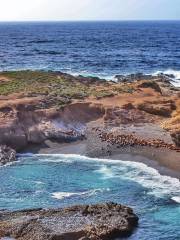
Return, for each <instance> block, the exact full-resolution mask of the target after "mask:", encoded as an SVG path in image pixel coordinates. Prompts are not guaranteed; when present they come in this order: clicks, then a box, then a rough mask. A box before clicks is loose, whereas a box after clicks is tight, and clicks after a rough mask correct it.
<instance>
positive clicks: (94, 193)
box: [52, 188, 110, 200]
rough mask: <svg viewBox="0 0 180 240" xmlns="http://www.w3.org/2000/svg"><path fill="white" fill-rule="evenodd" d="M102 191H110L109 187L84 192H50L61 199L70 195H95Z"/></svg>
mask: <svg viewBox="0 0 180 240" xmlns="http://www.w3.org/2000/svg"><path fill="white" fill-rule="evenodd" d="M104 191H110V189H109V188H107V189H92V190H89V191H85V192H54V193H52V197H53V198H56V199H59V200H62V199H65V198H70V197H77V196H88V197H90V196H92V195H96V194H98V193H102V192H104Z"/></svg>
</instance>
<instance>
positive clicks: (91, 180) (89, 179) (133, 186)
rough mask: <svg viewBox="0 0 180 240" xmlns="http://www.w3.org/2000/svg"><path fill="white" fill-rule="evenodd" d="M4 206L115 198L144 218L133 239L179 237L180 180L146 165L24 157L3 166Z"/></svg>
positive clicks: (0, 189) (0, 203)
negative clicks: (162, 174)
mask: <svg viewBox="0 0 180 240" xmlns="http://www.w3.org/2000/svg"><path fill="white" fill-rule="evenodd" d="M0 181H1V185H0V209H8V210H15V209H25V208H36V207H45V208H49V207H55V208H56V207H63V206H68V205H72V204H85V203H97V202H104V201H114V202H118V203H122V204H125V205H128V206H131V207H132V208H133V209H134V210H135V212H136V213H137V214H138V216H139V218H140V222H139V227H138V228H137V230H136V231H135V232H134V233H133V235H132V236H131V237H129V238H128V239H133V240H134V239H138V240H139V239H140V240H141V239H142V240H147V239H153V240H154V239H157V240H158V239H168V240H176V239H180V182H179V180H177V179H173V178H171V177H166V176H161V175H160V174H159V173H158V172H157V171H156V170H155V169H152V168H149V167H147V166H146V165H144V164H142V163H135V162H123V161H117V160H114V161H113V160H112V161H110V160H101V159H90V158H86V157H82V156H78V155H29V156H28V155H22V156H21V157H19V161H18V162H17V163H14V164H12V165H9V166H5V167H1V168H0Z"/></svg>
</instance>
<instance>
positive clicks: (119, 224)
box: [0, 203, 138, 240]
mask: <svg viewBox="0 0 180 240" xmlns="http://www.w3.org/2000/svg"><path fill="white" fill-rule="evenodd" d="M137 223H138V217H137V216H136V215H135V214H134V213H133V210H132V209H131V208H128V207H125V206H122V205H120V204H115V203H105V204H97V205H84V206H73V207H69V208H64V209H56V210H43V209H37V210H27V211H17V212H1V213H0V239H3V238H4V239H6V238H10V239H19V240H26V239H28V240H37V239H38V240H50V239H51V240H57V239H62V240H76V239H81V240H85V239H86V240H88V239H94V240H96V239H97V240H100V239H104V240H105V239H111V240H112V239H114V238H116V237H121V236H125V235H129V234H131V233H132V231H133V229H134V228H135V227H136V225H137Z"/></svg>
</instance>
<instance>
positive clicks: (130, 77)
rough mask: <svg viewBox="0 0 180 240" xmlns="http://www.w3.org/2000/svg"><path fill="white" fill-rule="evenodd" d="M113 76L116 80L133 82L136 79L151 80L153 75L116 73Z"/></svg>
mask: <svg viewBox="0 0 180 240" xmlns="http://www.w3.org/2000/svg"><path fill="white" fill-rule="evenodd" d="M115 78H116V79H117V80H118V82H133V81H136V80H152V79H153V78H154V77H153V76H152V75H144V74H142V73H135V74H129V75H116V76H115Z"/></svg>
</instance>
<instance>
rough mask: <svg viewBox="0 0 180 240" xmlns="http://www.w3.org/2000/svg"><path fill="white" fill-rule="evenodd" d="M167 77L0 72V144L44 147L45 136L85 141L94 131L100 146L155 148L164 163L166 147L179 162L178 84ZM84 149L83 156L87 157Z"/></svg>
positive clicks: (62, 141)
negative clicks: (161, 153) (109, 77)
mask: <svg viewBox="0 0 180 240" xmlns="http://www.w3.org/2000/svg"><path fill="white" fill-rule="evenodd" d="M172 77H173V76H169V75H162V74H160V75H158V76H151V75H143V74H132V75H127V76H121V75H118V76H116V79H118V81H106V80H103V79H99V78H94V77H83V76H78V77H74V76H71V75H69V74H65V73H61V72H40V71H17V72H2V73H1V74H0V144H1V145H6V146H8V147H11V148H12V149H15V150H16V151H18V152H20V151H24V150H25V149H28V148H29V146H36V148H37V146H39V147H40V148H41V147H42V146H44V147H46V142H47V141H48V140H49V141H53V142H58V143H64V142H66V143H67V142H68V143H70V142H74V141H77V140H81V141H84V142H86V143H89V142H91V141H87V139H89V137H90V136H91V138H93V136H95V137H96V138H99V139H100V140H101V141H100V142H102V146H103V144H104V143H103V142H106V143H107V144H108V146H109V147H110V146H113V145H116V146H117V148H118V149H120V150H121V151H123V149H127V147H130V148H131V149H132V152H133V149H137V147H147V148H148V147H149V148H151V149H152V148H153V149H155V150H156V149H161V150H162V151H163V150H164V151H165V152H166V153H167V154H166V156H168V155H169V162H170V161H171V157H172V152H173V156H174V157H173V158H175V159H179V161H180V156H179V155H180V154H179V149H180V89H179V88H177V87H174V86H173V85H172V83H171V79H172ZM92 132H94V134H93V136H92V134H91V133H92ZM99 144H100V145H99V149H102V146H101V143H99ZM69 146H70V144H69ZM90 148H91V151H90V152H91V154H89V150H88V151H86V152H87V155H92V156H93V154H92V150H93V149H92V147H91V145H89V146H87V149H90ZM168 150H169V151H168ZM112 151H113V150H112ZM109 152H111V150H108V152H106V153H104V154H109ZM170 156H171V157H170ZM12 159H13V158H12ZM1 162H3V161H1ZM166 165H167V164H166ZM177 166H178V170H180V165H178V164H177Z"/></svg>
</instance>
